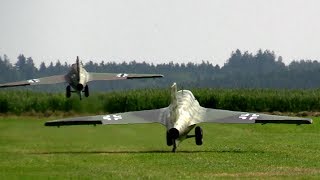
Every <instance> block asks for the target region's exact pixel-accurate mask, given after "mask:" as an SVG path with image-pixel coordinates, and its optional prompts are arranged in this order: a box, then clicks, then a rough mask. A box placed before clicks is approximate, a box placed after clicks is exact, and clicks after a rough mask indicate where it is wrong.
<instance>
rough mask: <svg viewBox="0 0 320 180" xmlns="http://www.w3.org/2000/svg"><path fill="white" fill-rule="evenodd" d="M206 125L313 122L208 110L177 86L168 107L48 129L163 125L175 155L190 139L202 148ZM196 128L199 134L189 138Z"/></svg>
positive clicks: (69, 121) (71, 121)
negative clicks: (201, 125) (116, 125)
mask: <svg viewBox="0 0 320 180" xmlns="http://www.w3.org/2000/svg"><path fill="white" fill-rule="evenodd" d="M202 122H212V123H246V124H251V123H262V124H266V123H285V124H311V123H312V119H307V118H300V117H288V116H275V115H267V114H260V113H247V112H237V111H228V110H220V109H208V108H204V107H201V106H200V105H199V102H198V101H197V100H196V99H195V97H194V96H193V94H192V92H191V91H189V90H180V91H177V86H176V84H175V83H174V84H173V85H172V86H171V104H170V105H169V106H168V107H165V108H161V109H155V110H144V111H133V112H125V113H118V114H109V115H99V116H87V117H78V118H68V119H61V120H54V121H48V122H46V123H45V126H58V127H59V126H64V125H87V124H93V125H96V124H104V125H107V124H131V123H132V124H135V123H160V124H162V125H164V126H165V127H166V129H167V132H166V133H167V135H166V141H167V145H168V146H173V149H172V151H173V152H175V151H176V148H177V146H178V144H179V143H180V142H182V141H183V140H184V139H187V138H191V137H195V141H196V144H197V145H202V136H203V134H202V129H201V128H200V127H199V126H197V127H195V126H196V124H198V123H202ZM194 127H195V134H194V135H189V132H190V131H191V130H192V129H193V128H194Z"/></svg>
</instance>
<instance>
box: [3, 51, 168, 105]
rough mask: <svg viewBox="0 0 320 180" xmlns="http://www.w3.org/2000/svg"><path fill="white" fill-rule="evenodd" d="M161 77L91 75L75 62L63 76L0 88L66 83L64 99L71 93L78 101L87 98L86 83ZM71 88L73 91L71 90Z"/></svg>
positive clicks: (112, 74)
mask: <svg viewBox="0 0 320 180" xmlns="http://www.w3.org/2000/svg"><path fill="white" fill-rule="evenodd" d="M160 77H163V75H161V74H126V73H92V72H87V71H86V70H85V69H84V68H83V65H82V63H81V62H80V61H79V57H78V56H77V61H76V63H75V64H72V66H71V68H70V71H69V72H68V73H67V74H65V75H56V76H49V77H43V78H38V79H29V80H25V81H19V82H12V83H6V84H0V88H4V87H15V86H28V85H40V84H56V83H68V84H69V85H68V86H67V88H66V97H67V98H69V97H70V96H71V93H72V92H75V93H77V94H79V96H80V99H81V97H82V96H81V95H82V92H84V95H85V97H88V96H89V87H88V84H87V83H88V82H90V81H99V80H105V81H108V80H122V79H141V78H160ZM71 87H72V88H73V89H74V90H71Z"/></svg>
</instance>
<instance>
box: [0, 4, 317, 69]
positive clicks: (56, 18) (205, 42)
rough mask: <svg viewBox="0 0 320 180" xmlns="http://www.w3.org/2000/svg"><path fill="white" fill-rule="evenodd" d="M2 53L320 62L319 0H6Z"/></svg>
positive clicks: (0, 18)
mask: <svg viewBox="0 0 320 180" xmlns="http://www.w3.org/2000/svg"><path fill="white" fill-rule="evenodd" d="M0 6H1V7H2V9H1V11H0V22H1V28H0V40H1V41H0V55H1V56H3V55H4V54H6V55H7V56H8V57H9V58H10V60H11V62H15V61H16V59H17V57H18V55H19V54H24V55H25V56H26V57H30V56H31V57H32V58H33V60H34V61H35V64H36V65H37V66H39V64H40V62H42V61H44V62H45V63H46V64H48V63H49V62H51V61H53V62H56V61H57V60H60V61H61V62H65V61H67V62H68V63H72V62H74V61H75V58H76V56H79V57H80V58H81V59H82V60H83V61H84V63H85V62H88V61H89V60H92V61H94V62H101V61H102V60H104V61H106V60H110V61H115V62H123V61H127V62H129V61H133V60H135V61H137V62H142V61H145V62H148V63H154V64H158V63H167V62H170V61H173V62H175V63H182V62H184V63H187V62H194V63H201V61H202V60H204V61H209V62H210V63H212V64H219V65H223V64H224V63H225V62H226V60H227V59H228V58H229V57H230V54H231V52H232V51H235V50H236V49H240V50H241V51H242V52H244V51H248V52H249V53H253V54H255V53H256V52H257V51H258V50H259V49H262V50H266V49H267V50H270V51H274V52H275V54H276V55H277V56H282V57H283V62H285V63H286V64H288V63H290V62H291V61H292V60H301V59H312V60H318V59H320V53H319V52H318V48H317V45H318V42H319V41H320V35H319V33H318V32H320V31H319V30H320V23H319V21H318V19H317V18H318V17H320V12H319V11H318V7H320V1H319V2H318V1H316V0H308V1H302V0H268V1H266V0H256V1H251V0H242V1H237V0H218V1H211V0H203V1H193V0H176V1H172V0H162V1H153V0H136V1H134V2H133V1H126V0H117V1H103V0H93V1H86V0H78V1H72V0H57V1H49V0H27V1H18V0H2V1H0Z"/></svg>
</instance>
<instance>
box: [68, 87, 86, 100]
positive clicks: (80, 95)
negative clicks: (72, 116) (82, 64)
mask: <svg viewBox="0 0 320 180" xmlns="http://www.w3.org/2000/svg"><path fill="white" fill-rule="evenodd" d="M82 92H84V96H85V97H88V96H89V87H88V85H86V86H85V87H84V90H83V91H72V90H71V86H70V85H68V86H67V88H66V97H67V98H70V97H71V93H78V94H79V97H80V100H82Z"/></svg>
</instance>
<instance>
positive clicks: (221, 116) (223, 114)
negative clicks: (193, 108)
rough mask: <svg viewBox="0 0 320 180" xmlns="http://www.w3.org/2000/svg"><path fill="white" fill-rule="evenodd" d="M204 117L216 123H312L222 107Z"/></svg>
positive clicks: (307, 120) (310, 120)
mask: <svg viewBox="0 0 320 180" xmlns="http://www.w3.org/2000/svg"><path fill="white" fill-rule="evenodd" d="M205 110H206V112H205V115H204V117H203V119H202V122H214V123H239V124H241V123H246V124H251V123H262V124H266V123H282V124H311V123H312V119H308V118H301V117H289V116H276V115H268V114H261V113H248V112H238V111H228V110H220V109H208V108H205Z"/></svg>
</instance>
